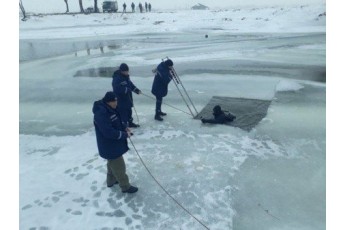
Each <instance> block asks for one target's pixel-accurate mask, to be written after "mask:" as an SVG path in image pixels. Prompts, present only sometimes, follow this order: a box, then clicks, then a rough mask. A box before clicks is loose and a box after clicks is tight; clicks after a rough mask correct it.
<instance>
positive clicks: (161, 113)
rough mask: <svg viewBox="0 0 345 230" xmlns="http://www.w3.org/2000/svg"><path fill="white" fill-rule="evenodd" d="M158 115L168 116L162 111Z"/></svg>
mask: <svg viewBox="0 0 345 230" xmlns="http://www.w3.org/2000/svg"><path fill="white" fill-rule="evenodd" d="M158 114H159V115H160V116H166V115H167V114H166V113H163V112H162V111H160V112H159V113H158Z"/></svg>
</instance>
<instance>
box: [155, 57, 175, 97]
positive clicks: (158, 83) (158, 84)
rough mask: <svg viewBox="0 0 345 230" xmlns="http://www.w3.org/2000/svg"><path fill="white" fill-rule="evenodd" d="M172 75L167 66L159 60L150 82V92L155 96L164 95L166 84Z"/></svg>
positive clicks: (166, 92) (166, 90)
mask: <svg viewBox="0 0 345 230" xmlns="http://www.w3.org/2000/svg"><path fill="white" fill-rule="evenodd" d="M171 79H172V76H171V74H170V71H169V67H168V66H167V65H166V64H165V63H164V62H161V63H160V64H159V65H158V66H157V72H156V75H155V79H154V80H153V84H152V90H151V92H152V94H153V95H155V96H156V97H165V96H166V95H167V94H168V84H169V83H170V81H171Z"/></svg>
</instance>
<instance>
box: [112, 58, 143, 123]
mask: <svg viewBox="0 0 345 230" xmlns="http://www.w3.org/2000/svg"><path fill="white" fill-rule="evenodd" d="M112 86H113V91H114V93H115V94H116V95H117V96H118V99H119V101H118V111H119V113H120V115H121V118H122V120H123V122H125V123H126V124H127V125H128V127H132V128H137V127H139V125H138V124H135V123H134V122H133V117H132V107H133V96H132V91H133V92H135V93H136V94H140V93H141V91H140V90H139V89H138V88H137V87H136V86H135V85H134V84H133V82H132V81H131V79H130V78H129V67H128V65H127V64H126V63H122V64H121V65H120V67H119V69H118V70H116V71H115V72H114V74H113V82H112Z"/></svg>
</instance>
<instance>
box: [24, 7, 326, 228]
mask: <svg viewBox="0 0 345 230" xmlns="http://www.w3.org/2000/svg"><path fill="white" fill-rule="evenodd" d="M324 12H325V5H315V6H313V5H304V6H296V7H289V8H279V7H271V8H247V9H228V10H223V11H169V12H159V13H158V12H156V13H151V14H144V15H140V14H124V15H122V16H121V14H90V15H79V14H78V15H74V16H72V15H56V16H41V17H31V18H30V19H29V20H28V21H25V22H22V21H20V23H19V26H20V41H19V42H20V55H19V56H20V69H19V71H20V73H19V74H20V79H19V83H20V105H19V106H20V111H19V112H20V114H19V115H20V136H19V138H20V145H19V157H20V191H19V198H20V200H19V201H20V207H19V208H20V228H21V229H104V230H105V229H202V226H201V225H200V224H199V223H198V222H196V221H195V220H194V219H193V218H192V217H191V216H189V215H188V214H187V213H186V212H185V211H183V210H182V209H181V208H180V207H179V206H177V205H176V204H175V203H174V202H173V200H172V199H170V198H169V197H168V196H167V195H166V194H165V193H164V192H163V191H162V190H161V188H160V187H159V186H157V184H156V183H155V181H154V180H152V178H151V177H150V175H149V174H148V173H147V172H146V170H145V168H144V166H143V165H142V164H141V162H140V160H139V158H138V156H137V155H136V152H135V151H134V148H133V146H130V148H131V150H130V151H129V152H128V153H127V154H125V160H126V163H127V171H128V175H129V178H130V181H131V183H133V184H134V185H136V186H138V187H139V192H138V193H136V194H134V195H128V194H125V195H124V194H122V193H121V191H120V190H119V188H118V187H116V186H115V187H114V188H107V187H106V184H105V173H106V171H105V170H106V167H105V163H106V162H105V160H103V159H102V158H100V157H99V156H98V153H97V146H96V139H95V132H94V128H93V123H92V118H93V116H92V112H91V108H92V104H93V102H94V101H95V100H98V99H100V98H101V97H102V96H103V95H104V93H105V92H106V91H108V90H111V78H110V76H109V77H90V76H88V74H87V73H88V71H91V70H97V69H99V68H101V67H116V66H118V65H119V64H120V63H122V62H126V63H127V64H128V65H129V67H130V74H131V79H132V81H133V82H134V83H135V84H136V85H137V86H138V87H139V88H140V89H141V90H142V91H143V92H144V93H145V94H147V95H151V93H150V91H151V84H152V80H153V75H152V72H151V70H152V69H153V68H155V66H156V65H157V64H159V62H160V61H161V58H165V57H166V56H169V57H170V58H172V59H173V61H174V63H175V69H176V71H177V72H178V73H179V75H180V77H181V79H182V81H183V83H184V85H185V87H186V89H187V90H188V92H189V94H190V96H191V98H192V99H193V102H194V103H195V105H196V107H197V109H198V110H199V111H200V110H201V109H202V108H203V107H204V106H205V105H206V104H207V102H208V101H209V100H210V98H211V97H212V96H226V97H242V98H252V99H264V100H272V103H271V105H270V107H269V109H268V113H267V116H266V117H265V118H264V119H263V120H262V121H261V122H260V124H259V125H258V126H257V127H256V128H255V129H253V130H252V131H250V132H246V131H244V130H241V129H238V128H234V127H229V126H221V125H214V126H211V125H202V124H201V122H200V121H199V120H195V119H192V118H191V117H190V116H188V115H187V114H185V113H183V112H181V111H178V110H174V109H173V108H171V107H168V106H165V105H163V109H164V111H165V112H167V113H168V116H167V117H165V120H164V122H162V123H159V122H157V121H155V120H153V115H154V106H155V105H154V103H155V102H154V101H153V100H152V99H150V98H148V97H145V96H140V95H139V96H138V95H134V103H135V110H136V112H137V115H138V116H136V114H135V113H134V120H135V121H138V122H139V123H140V125H141V127H140V128H138V129H134V130H133V132H134V136H133V137H132V141H133V143H134V145H135V148H136V149H137V150H138V152H139V154H140V156H141V157H142V159H143V160H144V162H145V164H146V165H147V167H148V168H149V169H150V170H151V172H152V174H153V175H154V176H155V177H156V178H157V180H158V181H160V183H161V184H162V185H163V186H164V187H165V188H166V190H167V191H168V192H169V193H170V194H171V195H172V196H173V197H174V198H175V199H176V200H178V201H179V202H180V203H181V204H182V205H183V206H184V207H186V208H187V209H188V210H189V211H190V212H191V213H192V214H193V215H195V216H196V217H197V218H198V219H199V220H201V221H202V222H203V223H205V225H206V226H207V227H208V228H210V229H241V230H242V229H280V230H285V229H301V230H307V229H308V230H309V229H310V230H311V229H313V230H314V229H325V228H326V196H325V195H326V181H325V180H326V165H325V158H326V150H325V149H326V139H325V138H326V130H325V127H326V120H325V117H326V112H325V111H326V84H325V65H326V64H325V59H326V51H325V49H326V47H325V46H326V45H325V40H326V34H325V20H326V19H325V16H324V15H322V14H323V13H324ZM206 34H207V35H208V38H206V37H205V35H206ZM100 47H103V48H104V49H103V52H101V50H100ZM88 49H89V53H90V55H88V52H87V50H88ZM79 70H84V73H85V75H84V76H75V74H76V73H77V72H78V71H79ZM164 102H166V103H168V104H170V105H173V106H175V107H177V108H180V109H182V110H187V108H186V106H185V105H184V104H183V102H182V101H181V99H180V97H179V93H178V91H177V90H176V88H175V87H174V85H173V84H170V85H169V94H168V96H167V97H166V98H165V99H164Z"/></svg>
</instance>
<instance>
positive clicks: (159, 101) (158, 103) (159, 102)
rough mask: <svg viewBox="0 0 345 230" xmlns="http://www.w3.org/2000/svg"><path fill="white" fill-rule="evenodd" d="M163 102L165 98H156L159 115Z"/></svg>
mask: <svg viewBox="0 0 345 230" xmlns="http://www.w3.org/2000/svg"><path fill="white" fill-rule="evenodd" d="M162 102H163V97H158V96H156V113H159V112H161V111H162Z"/></svg>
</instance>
